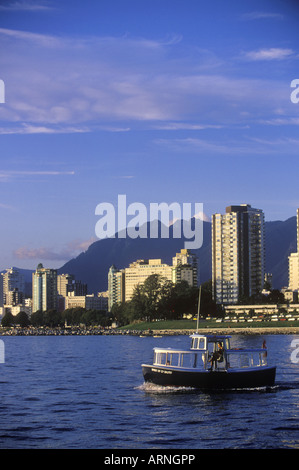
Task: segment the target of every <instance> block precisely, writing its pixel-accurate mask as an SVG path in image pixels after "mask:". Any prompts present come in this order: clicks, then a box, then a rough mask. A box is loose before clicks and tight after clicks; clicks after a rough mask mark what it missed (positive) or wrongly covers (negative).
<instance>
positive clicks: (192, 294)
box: [111, 274, 222, 325]
mask: <svg viewBox="0 0 299 470" xmlns="http://www.w3.org/2000/svg"><path fill="white" fill-rule="evenodd" d="M198 299H199V288H198V287H193V286H190V285H189V284H188V282H187V281H181V282H179V283H176V284H173V283H172V282H171V281H168V280H166V279H165V278H163V277H162V276H160V275H158V274H153V275H151V276H149V277H148V278H147V279H146V280H145V282H144V283H143V284H139V285H137V286H136V287H135V290H134V293H133V296H132V299H131V300H129V301H127V302H123V303H118V304H114V305H113V306H112V309H111V315H112V317H113V319H114V320H115V321H117V323H118V324H119V325H127V324H131V323H134V322H137V321H146V322H151V321H153V320H178V319H181V318H183V316H184V314H191V315H192V316H195V315H197V311H198ZM200 311H201V312H203V315H204V316H206V315H212V316H219V315H221V313H222V309H221V307H220V306H218V305H216V303H215V302H214V301H213V300H212V287H211V282H207V283H205V284H203V285H202V292H201V303H200Z"/></svg>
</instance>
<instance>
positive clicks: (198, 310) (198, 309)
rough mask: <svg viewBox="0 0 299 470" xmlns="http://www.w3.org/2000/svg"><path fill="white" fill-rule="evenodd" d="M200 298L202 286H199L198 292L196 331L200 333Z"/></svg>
mask: <svg viewBox="0 0 299 470" xmlns="http://www.w3.org/2000/svg"><path fill="white" fill-rule="evenodd" d="M200 299H201V286H199V293H198V307H197V322H196V333H198V326H199V312H200Z"/></svg>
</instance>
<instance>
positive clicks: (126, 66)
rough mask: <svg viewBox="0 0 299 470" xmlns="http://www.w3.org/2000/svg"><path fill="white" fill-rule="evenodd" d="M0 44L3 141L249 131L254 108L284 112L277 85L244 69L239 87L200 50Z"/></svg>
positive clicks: (265, 52)
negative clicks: (136, 131)
mask: <svg viewBox="0 0 299 470" xmlns="http://www.w3.org/2000/svg"><path fill="white" fill-rule="evenodd" d="M1 41H2V42H3V43H5V50H6V55H5V63H4V62H3V61H4V58H3V57H2V56H1V57H0V67H2V68H3V70H4V69H5V73H6V77H5V79H6V80H5V81H6V84H7V87H6V89H7V90H6V103H5V105H4V106H1V107H0V122H1V121H2V122H4V121H6V122H7V124H6V125H5V126H4V125H2V126H0V134H3V135H5V134H24V135H26V134H55V133H56V134H59V133H84V132H85V133H86V132H94V131H99V130H100V131H107V132H127V131H129V130H131V129H132V127H133V124H134V123H136V125H138V126H143V127H147V128H150V129H155V130H162V131H163V130H165V131H168V130H169V131H172V130H186V131H187V130H190V131H192V130H194V131H200V130H206V129H220V128H224V127H226V126H227V125H229V124H230V123H231V122H235V123H238V124H239V123H241V122H246V123H247V122H248V119H247V116H251V117H252V116H254V115H255V116H257V109H258V110H259V112H261V110H262V112H263V116H260V117H264V118H265V119H266V118H268V116H269V115H271V114H272V115H273V110H274V109H275V108H279V107H286V106H287V105H289V104H290V103H289V96H287V95H286V93H288V90H287V92H285V83H278V82H275V81H274V80H273V79H272V77H269V78H267V79H265V80H257V79H255V78H252V77H254V74H252V70H250V77H251V78H244V76H245V74H244V70H243V69H242V70H241V72H240V74H239V75H238V72H237V73H234V72H233V71H232V68H229V67H228V71H227V70H226V69H225V60H223V58H221V60H219V58H218V57H214V55H213V58H212V59H211V57H212V54H209V53H208V51H206V50H200V49H199V50H198V49H196V63H195V62H194V58H193V57H190V59H189V58H186V57H185V55H184V54H182V47H181V45H180V41H181V38H180V37H177V36H173V37H170V38H166V39H164V40H163V39H162V40H153V39H151V40H148V39H144V38H132V37H129V36H128V35H126V36H122V37H94V36H92V37H82V38H78V37H77V38H71V37H58V36H57V37H56V36H50V35H44V34H36V33H31V32H27V31H20V30H12V29H4V28H0V44H1ZM191 56H192V54H191ZM244 57H245V59H246V62H247V64H246V66H248V67H253V66H254V65H253V64H254V62H257V61H261V60H268V61H269V60H274V59H276V60H279V59H280V60H282V59H286V58H288V57H290V58H291V57H295V54H294V52H293V50H292V49H285V48H272V49H260V50H257V51H249V52H247V53H245V54H243V55H242V58H243V59H244ZM174 58H175V59H174ZM211 60H212V62H213V66H212V67H211ZM66 63H67V64H68V67H65V64H66ZM238 66H239V67H240V55H239V56H238V58H237V60H236V61H235V63H234V67H235V70H237V67H238ZM241 66H242V67H244V60H243V61H242V64H241ZM211 70H212V71H213V73H211ZM245 111H246V112H245ZM293 111H295V109H294V107H293ZM198 116H200V120H201V121H202V122H198Z"/></svg>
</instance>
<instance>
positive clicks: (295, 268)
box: [289, 209, 299, 291]
mask: <svg viewBox="0 0 299 470" xmlns="http://www.w3.org/2000/svg"><path fill="white" fill-rule="evenodd" d="M296 226H297V252H296V253H291V254H290V255H289V290H291V291H298V290H299V209H297V224H296Z"/></svg>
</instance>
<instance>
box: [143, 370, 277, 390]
mask: <svg viewBox="0 0 299 470" xmlns="http://www.w3.org/2000/svg"><path fill="white" fill-rule="evenodd" d="M142 372H143V377H144V380H145V382H150V383H153V384H156V385H162V386H175V387H192V388H198V389H203V390H205V389H210V390H211V389H218V390H222V389H233V388H257V387H267V386H272V385H274V383H275V374H276V367H268V366H266V367H261V368H254V369H250V370H240V369H238V370H221V371H220V370H219V371H207V370H204V371H190V370H178V369H173V368H170V367H163V366H162V367H161V366H152V365H143V366H142Z"/></svg>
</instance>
